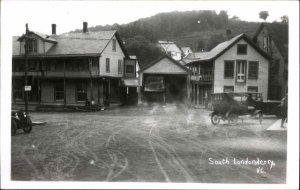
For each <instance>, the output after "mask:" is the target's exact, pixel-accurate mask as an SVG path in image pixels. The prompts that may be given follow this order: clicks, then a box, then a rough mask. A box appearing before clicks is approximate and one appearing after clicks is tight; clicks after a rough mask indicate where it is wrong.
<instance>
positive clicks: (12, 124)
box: [11, 119, 17, 136]
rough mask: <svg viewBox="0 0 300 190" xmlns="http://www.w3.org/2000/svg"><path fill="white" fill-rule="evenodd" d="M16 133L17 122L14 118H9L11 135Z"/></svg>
mask: <svg viewBox="0 0 300 190" xmlns="http://www.w3.org/2000/svg"><path fill="white" fill-rule="evenodd" d="M16 134H17V123H16V121H15V120H14V119H12V120H11V136H15V135H16Z"/></svg>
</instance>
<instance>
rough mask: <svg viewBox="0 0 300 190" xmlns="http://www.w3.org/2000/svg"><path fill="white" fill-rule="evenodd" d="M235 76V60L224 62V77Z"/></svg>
mask: <svg viewBox="0 0 300 190" xmlns="http://www.w3.org/2000/svg"><path fill="white" fill-rule="evenodd" d="M233 77H234V61H225V62H224V78H233Z"/></svg>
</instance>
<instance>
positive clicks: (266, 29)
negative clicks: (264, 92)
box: [253, 23, 288, 100]
mask: <svg viewBox="0 0 300 190" xmlns="http://www.w3.org/2000/svg"><path fill="white" fill-rule="evenodd" d="M253 41H254V42H255V43H256V44H257V45H258V46H259V47H260V48H261V49H263V50H264V51H265V52H266V53H267V54H268V55H269V56H270V58H271V61H270V70H269V72H270V77H269V99H273V100H280V99H281V98H283V97H284V96H285V95H286V92H287V88H288V24H283V23H262V24H261V25H260V26H259V28H258V29H257V31H256V34H255V35H254V37H253Z"/></svg>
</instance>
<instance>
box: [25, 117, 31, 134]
mask: <svg viewBox="0 0 300 190" xmlns="http://www.w3.org/2000/svg"><path fill="white" fill-rule="evenodd" d="M31 130H32V122H31V119H30V118H29V117H27V118H26V124H24V126H23V131H24V132H25V133H30V131H31Z"/></svg>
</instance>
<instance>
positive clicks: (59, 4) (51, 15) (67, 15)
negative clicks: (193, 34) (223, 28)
mask: <svg viewBox="0 0 300 190" xmlns="http://www.w3.org/2000/svg"><path fill="white" fill-rule="evenodd" d="M289 6H290V2H287V1H285V2H278V1H276V2H274V1H254V2H253V1H252V2H246V1H242V2H241V1H221V2H218V1H212V2H208V1H141V2H140V1H66V0H65V1H62V0H61V1H41V0H35V1H20V0H12V1H11V0H10V1H8V0H4V1H2V6H1V9H2V10H1V11H2V15H1V19H2V23H3V24H4V26H9V28H8V29H9V31H10V34H12V35H21V34H22V33H24V31H25V23H28V25H29V29H30V30H33V31H38V32H41V33H45V34H50V33H51V24H52V23H55V24H56V25H57V34H60V33H65V32H69V31H72V30H75V29H81V28H82V23H83V22H84V21H86V22H88V26H96V25H106V24H114V23H118V24H124V23H129V22H132V21H135V20H138V19H139V18H144V17H150V16H153V15H155V14H157V13H161V12H171V11H191V10H216V11H217V12H219V11H220V10H227V11H228V14H229V16H230V17H232V16H234V15H236V16H238V17H239V18H240V19H241V20H245V21H256V22H262V21H263V20H261V19H259V16H258V13H259V12H260V11H262V10H265V11H268V12H269V17H268V18H267V21H269V22H272V21H274V20H277V21H280V17H281V16H283V15H289V16H290V14H291V13H290V11H289ZM3 21H4V22H3Z"/></svg>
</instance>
